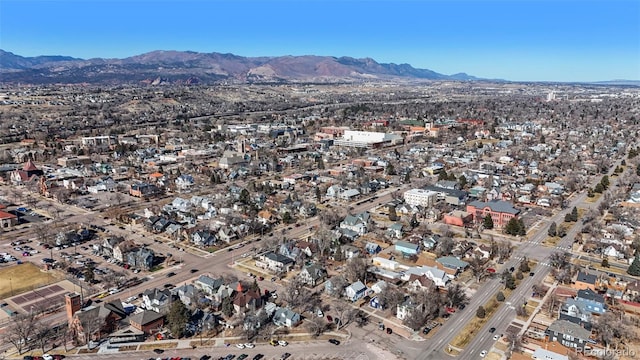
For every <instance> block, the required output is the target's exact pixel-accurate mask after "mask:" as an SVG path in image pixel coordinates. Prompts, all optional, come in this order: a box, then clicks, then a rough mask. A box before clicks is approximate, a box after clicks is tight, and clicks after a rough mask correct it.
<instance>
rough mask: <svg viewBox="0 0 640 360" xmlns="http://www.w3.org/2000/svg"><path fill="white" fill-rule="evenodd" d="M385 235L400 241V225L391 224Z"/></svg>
mask: <svg viewBox="0 0 640 360" xmlns="http://www.w3.org/2000/svg"><path fill="white" fill-rule="evenodd" d="M387 234H388V235H389V236H390V237H392V238H396V239H402V224H401V223H398V222H396V223H393V224H391V226H389V227H388V228H387Z"/></svg>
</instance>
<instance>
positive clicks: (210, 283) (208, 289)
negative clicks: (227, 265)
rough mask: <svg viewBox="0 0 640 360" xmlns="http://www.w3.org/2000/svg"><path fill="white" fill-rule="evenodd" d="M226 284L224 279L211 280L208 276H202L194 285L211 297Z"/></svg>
mask: <svg viewBox="0 0 640 360" xmlns="http://www.w3.org/2000/svg"><path fill="white" fill-rule="evenodd" d="M222 284H224V280H222V278H217V279H216V278H211V277H209V276H207V275H200V277H199V278H198V279H197V280H196V281H195V282H194V285H195V286H197V287H198V288H200V289H201V290H202V291H203V292H204V293H205V294H207V295H209V296H211V295H213V294H215V293H216V292H217V291H218V288H220V286H221V285H222Z"/></svg>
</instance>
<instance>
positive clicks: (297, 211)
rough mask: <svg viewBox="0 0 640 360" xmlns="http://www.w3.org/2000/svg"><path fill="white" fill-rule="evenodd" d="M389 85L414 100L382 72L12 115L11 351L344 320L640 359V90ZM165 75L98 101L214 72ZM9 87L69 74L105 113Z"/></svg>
mask: <svg viewBox="0 0 640 360" xmlns="http://www.w3.org/2000/svg"><path fill="white" fill-rule="evenodd" d="M389 86H390V87H392V88H393V89H395V91H397V93H396V95H395V97H394V99H396V100H397V102H394V103H393V104H392V105H385V104H386V102H385V101H387V100H385V99H386V96H387V95H385V94H388V93H390V90H389V89H386V90H385V91H382V90H380V89H378V88H376V87H375V86H370V85H362V88H361V91H362V94H359V95H356V94H351V93H344V92H343V90H344V89H343V88H342V86H338V85H335V86H333V85H331V86H330V85H326V86H324V85H323V86H320V85H300V86H294V85H274V86H266V85H264V86H263V85H252V87H243V86H230V88H229V89H226V90H228V91H230V92H229V94H227V95H224V96H228V98H226V97H223V95H220V98H219V101H220V102H221V103H220V104H218V105H216V106H222V103H224V104H226V105H228V106H231V104H234V101H236V100H237V96H239V95H237V94H235V93H233V92H231V89H233V91H237V92H240V93H242V96H248V97H250V98H251V99H253V100H252V101H256V102H259V101H263V100H264V101H266V100H265V99H266V98H268V97H270V96H275V95H276V94H277V95H279V96H282V97H287V98H289V97H291V99H292V101H294V100H295V101H296V102H297V103H300V104H304V105H306V106H308V108H304V109H301V110H295V111H293V110H292V111H289V110H286V109H284V108H283V109H282V110H278V111H276V110H272V111H266V112H265V110H262V109H261V108H260V107H259V106H258V104H257V103H256V104H254V105H255V108H247V110H246V113H245V114H243V115H234V116H229V117H226V116H224V117H223V116H219V117H216V116H204V115H203V114H201V113H198V112H197V110H196V109H195V108H194V106H191V107H189V110H186V113H184V114H185V115H181V117H180V119H181V120H180V121H179V122H175V123H172V124H171V125H167V127H166V128H163V129H161V131H160V129H154V128H153V127H149V126H133V123H126V122H117V123H116V122H114V123H113V124H111V127H110V128H109V129H105V128H100V127H91V126H87V127H82V128H76V130H74V131H71V130H70V129H71V127H70V124H71V123H69V124H66V123H65V125H64V126H62V125H61V129H62V128H64V129H66V130H65V131H62V130H61V131H59V132H53V131H52V129H51V128H50V129H49V130H47V131H45V130H43V129H42V127H41V126H40V125H38V124H37V123H36V122H33V123H30V122H24V123H16V125H15V126H14V128H12V129H16V130H11V131H9V130H7V131H4V130H2V131H3V132H0V138H1V139H2V140H3V143H2V150H1V152H0V155H1V156H2V165H1V166H0V228H1V231H2V233H1V234H2V241H0V245H1V246H2V257H0V263H1V264H0V274H6V275H0V276H2V279H8V280H9V281H8V282H7V281H3V282H0V285H1V286H0V291H2V292H1V293H0V297H2V298H3V299H4V300H3V304H2V307H3V310H4V311H3V312H2V313H0V314H1V315H2V317H0V326H1V327H2V328H3V331H5V332H4V333H5V334H7V335H6V336H3V346H4V348H2V350H3V351H10V352H11V353H12V354H14V353H15V354H16V356H22V355H23V354H41V353H44V352H47V351H49V350H54V349H55V350H56V351H60V349H65V352H66V353H67V354H68V355H69V356H70V357H71V356H74V355H78V354H84V353H87V352H89V351H94V350H95V349H97V350H95V352H96V356H98V355H100V354H111V353H112V352H119V351H123V352H124V351H143V350H145V349H146V350H152V349H154V348H158V347H159V346H160V345H163V346H165V345H164V344H170V345H166V346H168V347H167V349H172V347H173V349H175V348H176V347H178V346H179V347H180V349H183V348H184V349H185V351H187V350H193V351H195V350H196V348H202V349H205V348H212V349H214V350H215V349H218V350H220V351H223V350H224V349H225V348H226V347H228V346H230V345H234V346H235V345H237V346H235V347H236V348H237V349H238V351H240V350H242V349H245V348H246V344H250V346H263V347H265V346H270V347H271V346H272V345H274V343H275V345H274V346H281V347H284V346H289V344H291V345H290V346H291V348H290V349H296V348H295V347H296V346H303V345H304V344H307V342H310V343H317V342H320V341H322V342H323V343H327V341H328V340H329V339H333V340H336V341H338V344H340V343H341V342H343V343H345V344H351V345H354V346H374V347H375V348H376V349H378V348H379V349H381V350H380V351H385V352H386V353H388V354H390V355H389V356H390V358H404V359H441V358H444V356H458V357H461V358H464V359H467V358H476V357H477V356H481V357H484V356H488V357H491V358H493V359H503V358H504V359H507V358H512V359H525V358H538V359H569V358H579V359H587V358H594V359H596V358H602V356H604V355H608V354H611V353H612V351H613V350H614V349H615V350H616V351H618V350H620V351H618V352H616V353H615V354H616V356H619V358H633V356H627V355H628V354H636V353H637V351H640V347H639V346H638V339H639V337H638V336H639V335H640V334H639V333H638V328H639V326H638V325H639V324H638V313H639V309H640V297H639V296H640V295H639V294H640V290H639V287H638V281H639V278H638V276H640V252H639V250H640V242H639V239H640V221H639V220H638V219H639V209H640V208H639V207H638V206H637V205H636V203H637V201H636V200H634V199H635V198H636V197H637V196H636V195H637V192H638V188H639V187H640V164H639V162H638V161H639V159H640V157H638V156H637V155H638V143H637V139H638V137H639V133H638V131H639V129H638V118H639V116H640V114H639V113H638V109H639V108H638V102H639V101H640V92H638V90H637V88H624V87H623V88H616V87H596V86H593V87H592V86H586V85H585V86H578V85H576V86H569V85H566V86H560V85H558V86H555V85H554V86H553V87H551V86H550V85H549V86H547V85H542V84H538V85H535V86H533V85H532V86H527V85H524V84H493V85H492V86H483V85H480V84H474V85H469V87H466V86H463V85H461V84H453V85H450V86H444V85H442V86H437V87H435V88H434V87H429V86H424V87H421V86H405V85H402V84H389ZM345 87H348V86H347V85H345ZM301 89H303V90H304V91H303V90H301ZM445 89H446V91H445ZM496 89H502V90H504V91H510V92H512V91H516V90H517V91H518V92H519V93H520V94H522V95H521V96H506V95H502V93H501V91H502V90H500V91H498V90H496ZM152 90H153V89H151V88H149V89H146V90H145V89H138V88H131V89H129V88H126V89H123V90H122V91H119V92H116V91H115V90H113V91H112V90H104V91H102V92H96V93H94V94H92V95H91V99H93V100H94V101H98V102H102V101H107V99H111V100H109V101H115V100H113V97H117V99H118V100H117V101H118V102H124V101H125V100H126V101H133V100H132V99H134V98H135V99H151V100H153V101H149V102H154V101H156V100H157V101H160V99H161V98H162V99H174V101H179V100H175V99H178V98H179V97H178V93H179V92H180V91H183V92H184V93H183V95H181V96H187V94H189V96H192V97H193V99H198V101H204V100H203V99H204V98H203V95H202V94H201V93H200V92H202V91H206V90H205V88H198V87H187V88H185V90H177V89H172V88H170V87H167V88H157V89H155V91H152ZM549 91H553V92H554V93H555V94H557V95H560V94H562V97H560V98H561V99H562V100H554V101H546V100H545V98H546V96H547V93H548V92H549ZM2 92H3V95H4V97H5V99H9V100H5V104H3V105H2V106H3V108H4V111H6V113H7V114H9V113H11V114H16V115H15V116H18V115H17V114H19V113H20V111H21V109H22V110H24V109H23V108H20V109H19V108H17V107H16V106H15V105H14V104H15V102H21V103H24V104H30V105H29V106H35V105H33V104H35V102H36V101H49V102H50V101H53V99H54V96H53V95H52V94H55V98H59V99H60V101H61V102H62V103H64V104H65V105H60V106H61V109H62V108H64V109H83V108H88V109H90V111H92V112H93V111H96V110H95V108H94V107H92V106H89V104H87V101H86V100H84V98H80V97H72V96H70V95H64V94H65V93H64V92H62V91H61V90H59V89H56V88H55V87H53V86H52V87H50V88H49V87H42V88H40V87H37V88H19V89H9V88H5V89H3V90H2ZM303 93H304V94H305V96H302V94H303ZM422 93H428V94H430V96H433V97H434V100H433V101H431V100H430V101H429V102H428V103H425V104H421V105H419V106H418V105H415V104H413V103H412V102H410V101H408V100H406V99H418V98H420V96H422V95H420V94H422ZM231 94H235V95H231ZM308 94H313V95H314V96H316V97H317V99H323V100H327V101H329V100H330V99H342V100H341V101H342V102H343V103H344V104H345V105H344V106H335V107H334V106H331V107H329V106H328V105H327V107H326V108H323V107H322V106H320V105H318V106H317V107H316V105H313V104H314V102H313V101H311V100H310V99H309V98H308V97H307V96H306V95H308ZM585 94H588V95H585ZM87 96H88V95H87ZM230 99H236V100H233V101H232V100H230ZM317 99H316V100H317ZM347 100H349V101H347ZM594 100H597V101H594ZM136 101H140V100H136ZM145 101H146V100H145ZM314 101H315V100H314ZM350 102H353V103H355V104H358V105H346V104H347V103H350ZM91 103H92V102H91ZM185 106H186V105H185ZM507 109H511V110H507ZM513 109H517V110H513ZM577 109H578V110H577ZM49 111H52V110H49ZM61 111H62V110H61ZM114 111H115V110H114ZM118 111H121V110H118ZM132 111H133V110H132ZM167 111H173V110H167ZM203 111H204V110H203ZM576 111H577V112H579V114H577V113H576ZM143 114H147V115H143ZM155 114H156V115H154V116H156V118H155V119H152V120H153V121H161V120H160V119H158V118H157V117H159V116H161V114H159V113H155ZM181 114H183V113H181ZM263 114H264V115H263ZM534 114H535V115H534ZM558 114H566V115H558ZM128 116H133V117H135V118H138V117H143V116H149V115H148V113H144V112H142V110H140V111H138V110H136V111H134V112H132V113H130V114H129V115H128ZM163 116H164V115H163ZM614 119H615V120H614ZM76 120H77V119H76ZM65 121H66V120H65ZM69 121H70V120H69ZM596 124H597V125H596ZM27 128H29V129H30V130H29V131H28V132H27V131H26V129H27ZM15 131H24V132H23V134H24V135H21V136H17V135H15V134H14V132H15ZM5 243H6V244H5ZM5 245H6V250H5ZM13 269H16V270H13ZM17 269H20V270H17ZM3 271H6V273H2V272H3ZM21 274H32V275H28V276H29V279H31V280H28V281H27V280H26V277H21V276H22V275H21ZM34 274H35V275H34ZM24 276H26V275H24ZM38 279H40V280H38ZM5 282H7V284H5ZM5 288H6V289H5ZM15 319H19V321H17V322H16V321H14V320H15ZM26 322H30V325H29V332H28V336H25V335H24V332H22V333H21V332H20V331H23V330H21V329H22V327H20V326H19V325H16V324H24V323H26ZM50 323H51V324H55V325H56V327H55V331H54V330H51V329H50V330H47V331H45V330H44V329H42V324H50ZM51 328H53V327H51ZM303 338H304V340H300V339H303ZM25 339H26V340H25ZM48 339H50V340H48ZM282 344H285V345H282ZM332 344H333V343H329V345H325V346H334V345H332ZM367 344H368V345H367ZM351 345H344V346H345V347H346V346H351ZM249 348H252V347H249ZM622 349H624V350H625V351H626V352H623V351H622ZM216 351H217V350H216ZM225 351H226V350H225ZM291 351H293V350H291ZM481 351H483V352H484V355H482V353H481ZM239 354H240V353H238V355H239ZM478 354H480V355H478ZM29 356H31V355H29ZM132 356H137V355H132ZM625 356H627V357H625Z"/></svg>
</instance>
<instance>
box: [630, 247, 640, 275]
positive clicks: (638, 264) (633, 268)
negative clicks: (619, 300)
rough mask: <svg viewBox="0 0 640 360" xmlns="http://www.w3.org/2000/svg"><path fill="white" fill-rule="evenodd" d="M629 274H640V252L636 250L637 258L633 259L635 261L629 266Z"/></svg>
mask: <svg viewBox="0 0 640 360" xmlns="http://www.w3.org/2000/svg"><path fill="white" fill-rule="evenodd" d="M627 274H629V275H633V276H640V254H638V252H636V257H635V259H633V262H632V263H631V265H629V268H628V269H627Z"/></svg>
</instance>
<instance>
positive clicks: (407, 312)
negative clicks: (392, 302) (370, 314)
mask: <svg viewBox="0 0 640 360" xmlns="http://www.w3.org/2000/svg"><path fill="white" fill-rule="evenodd" d="M419 306H420V304H416V303H414V302H413V301H411V299H409V298H407V299H406V300H405V301H403V302H402V303H400V304H398V306H397V308H396V317H397V318H398V319H400V320H404V319H406V318H408V317H410V316H411V312H413V311H415V310H416V309H417V308H418V307H419Z"/></svg>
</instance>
